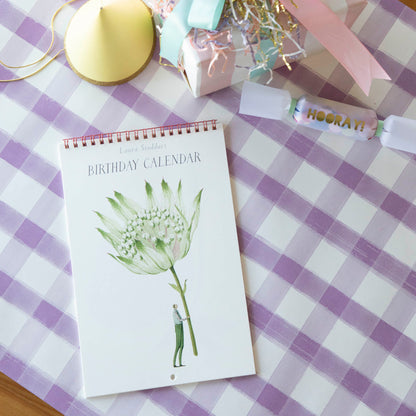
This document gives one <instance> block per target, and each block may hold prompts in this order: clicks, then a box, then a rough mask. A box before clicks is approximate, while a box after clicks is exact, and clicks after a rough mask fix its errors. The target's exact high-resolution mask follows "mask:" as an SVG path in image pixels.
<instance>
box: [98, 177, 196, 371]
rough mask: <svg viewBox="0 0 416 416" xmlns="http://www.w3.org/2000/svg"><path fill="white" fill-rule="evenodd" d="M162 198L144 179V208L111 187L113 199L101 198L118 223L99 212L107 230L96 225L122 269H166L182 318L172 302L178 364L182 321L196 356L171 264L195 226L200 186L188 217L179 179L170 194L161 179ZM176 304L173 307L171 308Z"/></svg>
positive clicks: (183, 290) (184, 249)
mask: <svg viewBox="0 0 416 416" xmlns="http://www.w3.org/2000/svg"><path fill="white" fill-rule="evenodd" d="M161 187H162V193H163V200H162V201H161V202H158V201H157V200H156V198H155V196H154V194H153V188H152V186H151V185H150V183H148V182H145V191H146V207H145V208H143V207H141V206H140V205H139V204H137V203H136V202H135V201H133V200H132V199H130V198H127V197H125V196H124V195H122V194H121V193H120V192H117V191H115V192H114V197H115V198H107V199H108V202H109V203H110V205H111V207H112V208H113V210H114V212H115V213H116V215H117V216H118V220H119V221H120V222H121V223H120V222H119V221H115V220H113V219H111V218H109V217H107V216H105V215H103V214H101V213H99V212H97V211H96V214H97V215H98V217H99V218H100V220H101V221H102V223H103V224H104V226H105V227H106V228H107V230H108V231H105V230H102V229H101V228H97V230H98V232H99V233H100V234H101V235H102V237H103V238H104V239H105V240H106V241H108V242H109V243H110V244H111V245H112V247H113V249H114V250H115V251H116V254H112V253H109V254H110V256H111V257H112V258H113V259H114V260H116V261H117V262H118V263H120V264H121V265H122V266H123V267H126V268H127V269H128V270H130V271H131V272H133V273H135V274H139V275H158V274H160V273H163V272H165V271H167V270H169V271H170V272H171V275H172V277H173V279H174V282H175V283H169V285H170V286H171V287H172V288H173V289H174V290H176V291H177V292H178V293H179V295H180V298H181V300H182V304H183V308H184V310H185V316H186V318H184V319H182V318H181V316H180V314H179V312H178V310H177V305H176V304H175V305H173V306H174V307H173V309H174V310H173V314H174V321H175V332H176V349H175V355H174V362H173V365H174V366H175V367H176V365H175V361H176V356H177V354H179V366H182V351H183V344H184V336H183V321H185V320H186V321H188V328H189V335H190V338H191V344H192V350H193V353H194V355H195V356H197V355H198V349H197V346H196V340H195V334H194V330H193V327H192V322H191V318H190V314H189V309H188V304H187V302H186V298H185V293H186V283H187V280H185V281H184V282H183V283H182V284H181V282H180V280H179V277H178V275H177V274H176V270H175V268H174V265H175V263H176V261H178V260H180V259H183V258H184V257H185V256H186V255H187V254H188V252H189V249H190V247H191V241H192V237H193V235H194V233H195V230H196V228H197V225H198V220H199V211H200V203H201V194H202V189H201V190H200V191H199V192H198V194H197V195H196V196H195V198H194V201H193V206H192V211H191V213H190V215H189V216H188V215H187V213H186V211H187V210H186V209H185V206H184V204H183V202H182V184H181V182H180V181H179V184H178V188H177V191H176V195H174V193H173V192H172V190H171V189H170V187H169V185H168V184H167V182H166V181H165V180H162V183H161ZM175 306H176V307H175Z"/></svg>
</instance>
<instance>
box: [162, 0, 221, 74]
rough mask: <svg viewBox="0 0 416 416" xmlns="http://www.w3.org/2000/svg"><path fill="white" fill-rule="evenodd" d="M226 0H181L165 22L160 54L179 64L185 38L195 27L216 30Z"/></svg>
mask: <svg viewBox="0 0 416 416" xmlns="http://www.w3.org/2000/svg"><path fill="white" fill-rule="evenodd" d="M224 3H225V0H180V1H179V2H178V4H177V5H176V6H175V7H174V9H173V10H172V12H171V13H170V15H169V16H168V18H167V19H166V20H165V22H164V24H163V30H162V35H161V37H160V56H161V57H162V58H165V59H167V60H168V61H169V62H170V63H172V64H173V65H174V66H178V57H179V52H180V50H181V48H182V43H183V40H184V39H185V37H186V35H187V34H188V33H189V31H190V30H191V29H192V28H193V27H196V28H199V29H206V30H214V29H216V27H217V25H218V22H219V21H220V18H221V14H222V9H223V8H224Z"/></svg>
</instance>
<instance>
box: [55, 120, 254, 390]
mask: <svg viewBox="0 0 416 416" xmlns="http://www.w3.org/2000/svg"><path fill="white" fill-rule="evenodd" d="M60 157H61V164H62V174H63V183H64V197H65V204H66V214H67V224H68V234H69V240H70V241H69V243H70V249H71V263H72V270H73V276H74V280H75V298H76V304H77V313H78V325H79V334H80V345H81V347H80V348H81V357H82V366H83V377H84V391H85V395H86V396H87V397H91V396H99V395H104V394H113V393H119V392H126V391H132V390H140V389H148V388H154V387H161V386H171V385H176V384H183V383H190V382H199V381H204V380H211V379H218V378H228V377H233V376H242V375H248V374H253V373H254V372H255V369H254V362H253V353H252V346H251V338H250V332H249V325H248V319H247V310H246V302H245V294H244V287H243V279H242V273H241V265H240V257H239V250H238V243H237V236H236V227H235V219H234V211H233V206H232V197H231V190H230V182H229V173H228V166H227V161H226V154H225V144H224V135H223V130H222V126H221V125H218V124H216V123H215V122H209V123H207V122H204V123H191V124H189V125H185V126H178V127H176V128H175V129H172V128H157V129H148V130H140V131H139V130H138V131H132V132H124V133H115V134H110V135H105V136H96V137H91V138H88V139H85V138H80V139H70V140H66V141H64V142H63V143H62V145H61V147H60Z"/></svg>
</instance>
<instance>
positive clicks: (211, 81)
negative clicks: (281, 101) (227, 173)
mask: <svg viewBox="0 0 416 416" xmlns="http://www.w3.org/2000/svg"><path fill="white" fill-rule="evenodd" d="M322 2H323V3H325V4H326V5H327V6H328V7H329V8H331V10H333V11H334V12H335V13H336V14H337V15H338V16H339V17H340V19H341V20H342V21H343V22H345V24H346V25H347V26H348V27H351V26H352V24H353V23H354V22H355V20H356V19H357V17H358V16H359V15H360V13H361V12H362V10H363V9H364V8H365V6H366V4H367V2H366V0H322ZM149 5H150V6H151V7H152V2H151V1H149ZM294 32H295V31H294ZM294 32H292V33H293V37H294V38H295V40H296V41H297V43H298V44H299V45H300V46H301V47H302V48H303V49H304V51H305V52H306V55H307V56H311V55H313V54H316V53H319V52H321V51H323V50H324V47H323V46H322V45H321V44H320V43H319V42H318V41H317V40H316V39H315V38H314V37H313V36H312V35H311V34H310V33H308V32H307V30H306V29H305V28H304V27H303V26H302V25H301V24H299V26H298V29H296V32H295V33H294ZM208 36H210V35H208ZM212 36H214V35H212ZM206 37H207V34H206V33H204V32H201V35H200V37H199V38H198V39H197V41H196V43H197V45H196V44H195V39H194V32H193V31H191V32H190V34H189V35H188V36H187V37H186V38H185V40H184V42H183V44H182V51H181V52H182V53H181V54H180V56H179V64H180V68H181V73H182V75H183V77H184V79H185V81H186V83H187V85H188V87H189V89H190V90H191V92H192V94H193V95H194V96H195V97H199V96H202V95H206V94H209V93H211V92H214V91H217V90H220V89H222V88H226V87H229V86H230V85H233V84H236V83H238V82H241V81H243V80H247V79H250V75H252V74H250V68H252V67H253V58H252V54H251V53H250V50H249V48H248V47H245V46H244V44H243V39H242V36H241V34H240V32H239V31H238V30H237V29H235V28H232V27H229V28H225V29H224V30H222V31H221V32H220V33H219V34H216V35H215V40H216V41H218V42H221V43H222V44H227V43H229V41H230V39H231V40H232V43H231V45H230V46H228V47H227V48H225V49H223V50H221V52H220V53H218V50H217V51H215V50H213V49H212V48H211V46H210V43H209V42H208V43H206V46H203V47H201V45H204V44H205V42H204V41H205V40H206ZM257 48H258V46H257ZM297 50H298V48H297V47H295V45H294V43H293V42H292V41H291V40H290V39H287V38H286V39H284V41H283V51H284V53H285V54H290V53H293V52H296V51H297ZM302 57H303V54H301V53H299V54H298V55H297V56H296V57H294V58H288V61H289V62H290V61H294V60H297V59H300V58H302ZM283 65H285V62H284V60H283V59H282V57H281V56H277V59H276V61H275V64H274V66H273V67H274V68H279V67H281V66H283Z"/></svg>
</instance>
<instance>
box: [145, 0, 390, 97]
mask: <svg viewBox="0 0 416 416" xmlns="http://www.w3.org/2000/svg"><path fill="white" fill-rule="evenodd" d="M147 3H148V5H149V6H150V7H151V8H152V9H153V11H154V16H155V20H156V25H157V27H158V29H159V32H160V33H161V57H163V58H164V62H166V61H169V62H170V64H172V65H173V66H177V67H178V68H179V70H180V71H181V73H182V75H183V77H184V79H185V80H186V82H187V84H188V86H189V88H190V90H191V91H192V93H193V94H194V95H195V96H196V97H197V96H201V95H205V94H208V93H211V92H213V91H216V90H219V89H221V88H225V87H227V86H230V85H232V84H235V83H237V82H240V81H242V80H245V79H250V78H253V77H256V76H258V75H261V74H263V73H264V72H269V73H270V75H271V74H272V69H273V68H277V67H279V66H282V65H287V66H288V67H289V68H290V62H292V61H293V60H297V59H299V58H302V57H304V56H306V55H312V54H315V53H317V52H320V51H322V50H323V49H324V48H325V47H326V48H327V49H329V50H330V51H331V53H332V54H333V55H334V56H335V57H336V58H337V59H338V60H339V61H340V62H341V63H342V64H343V65H344V66H345V67H346V69H347V70H348V71H349V72H350V73H351V75H352V76H353V78H354V79H355V80H356V81H357V82H358V83H359V85H360V86H361V87H362V88H363V89H364V90H365V92H367V93H368V90H369V85H370V83H371V79H372V78H373V77H379V78H386V79H388V75H387V74H386V73H385V72H384V70H382V68H381V67H380V66H379V65H378V64H377V62H376V61H375V60H374V58H373V57H372V56H371V55H369V52H368V51H367V50H366V49H365V48H364V47H363V46H362V45H361V43H360V42H359V41H358V39H357V38H356V37H355V35H353V34H352V33H351V32H350V31H349V29H348V27H351V25H352V24H353V23H354V21H355V20H356V19H357V17H358V16H359V14H360V13H361V11H362V10H363V8H364V7H365V5H366V1H365V0H296V1H295V0H280V1H278V0H269V1H267V0H265V1H258V0H247V1H245V0H225V1H224V0H222V1H221V0H212V1H206V0H148V1H147ZM214 6H215V7H216V9H215V10H214V9H213V8H214ZM219 7H220V8H219ZM288 10H290V11H291V12H289V11H288ZM296 16H301V19H299V20H301V22H302V23H300V22H299V21H298V20H297V19H296ZM318 22H323V23H322V24H320V23H318ZM308 29H309V30H308ZM311 32H312V33H313V34H312V33H311ZM316 37H318V38H319V40H317V39H316ZM360 60H363V61H366V62H368V63H369V64H368V65H367V68H366V69H364V70H363V69H362V67H363V65H362V63H361V64H359V62H360ZM366 71H367V72H366Z"/></svg>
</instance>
